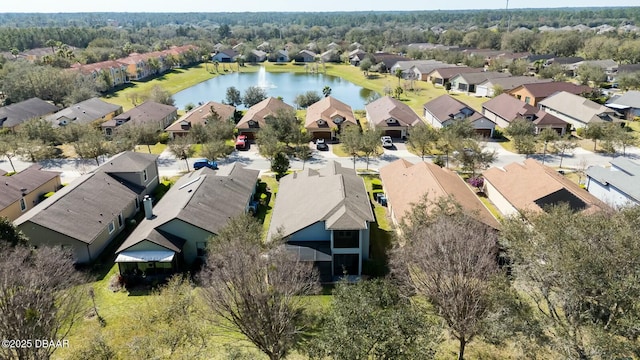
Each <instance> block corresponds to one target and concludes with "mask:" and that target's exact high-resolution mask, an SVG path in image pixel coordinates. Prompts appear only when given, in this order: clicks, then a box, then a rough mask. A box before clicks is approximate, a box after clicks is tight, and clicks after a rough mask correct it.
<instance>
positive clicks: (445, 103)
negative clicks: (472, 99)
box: [424, 94, 493, 124]
mask: <svg viewBox="0 0 640 360" xmlns="http://www.w3.org/2000/svg"><path fill="white" fill-rule="evenodd" d="M424 109H425V111H428V112H429V113H430V114H431V115H433V117H434V118H435V120H436V121H438V122H440V123H441V124H442V123H444V122H446V121H447V120H453V119H454V116H455V115H456V114H458V113H460V112H461V111H462V110H464V109H469V110H471V111H472V113H471V114H470V115H468V116H467V117H466V118H465V119H469V120H470V121H472V122H473V121H476V120H478V119H482V118H484V119H486V118H485V117H484V115H482V114H481V113H479V112H477V111H476V110H475V109H474V108H472V107H471V106H469V105H467V104H465V103H463V102H462V101H460V100H458V99H456V98H454V97H452V96H450V95H448V94H444V95H440V96H438V97H437V98H435V99H433V100H431V101H429V102H428V103H426V104H424ZM487 121H491V120H489V119H487ZM491 122H493V121H491Z"/></svg>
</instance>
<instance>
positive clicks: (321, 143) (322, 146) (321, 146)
mask: <svg viewBox="0 0 640 360" xmlns="http://www.w3.org/2000/svg"><path fill="white" fill-rule="evenodd" d="M316 149H317V150H320V151H327V150H329V145H327V141H326V140H325V139H317V140H316Z"/></svg>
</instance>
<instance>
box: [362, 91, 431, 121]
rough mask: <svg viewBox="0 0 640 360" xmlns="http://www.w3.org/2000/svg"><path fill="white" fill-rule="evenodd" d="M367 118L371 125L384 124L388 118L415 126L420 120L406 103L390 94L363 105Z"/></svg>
mask: <svg viewBox="0 0 640 360" xmlns="http://www.w3.org/2000/svg"><path fill="white" fill-rule="evenodd" d="M365 110H366V111H367V118H368V119H369V121H371V123H372V124H373V125H376V126H386V121H387V120H388V119H390V118H393V119H396V120H397V121H398V122H399V123H400V124H402V125H403V126H415V125H417V124H419V123H420V122H422V120H421V119H420V116H418V114H416V112H415V111H413V109H411V108H410V107H409V106H408V105H407V104H405V103H403V102H402V101H400V100H397V99H394V98H392V97H390V96H384V97H381V98H380V99H377V100H375V101H373V102H370V103H369V104H367V105H366V106H365Z"/></svg>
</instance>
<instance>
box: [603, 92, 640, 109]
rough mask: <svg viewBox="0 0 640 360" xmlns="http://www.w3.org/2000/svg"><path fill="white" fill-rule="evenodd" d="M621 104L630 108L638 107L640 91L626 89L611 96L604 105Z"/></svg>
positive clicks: (639, 104) (639, 106)
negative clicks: (617, 94) (619, 93)
mask: <svg viewBox="0 0 640 360" xmlns="http://www.w3.org/2000/svg"><path fill="white" fill-rule="evenodd" d="M610 104H614V105H621V106H628V107H632V108H640V91H627V92H626V93H624V94H622V95H619V96H615V97H613V98H611V99H610V100H609V101H607V103H606V104H605V105H610Z"/></svg>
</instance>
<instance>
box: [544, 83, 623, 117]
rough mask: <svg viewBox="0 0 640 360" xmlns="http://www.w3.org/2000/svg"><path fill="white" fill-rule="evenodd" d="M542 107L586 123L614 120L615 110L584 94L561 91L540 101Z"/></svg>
mask: <svg viewBox="0 0 640 360" xmlns="http://www.w3.org/2000/svg"><path fill="white" fill-rule="evenodd" d="M540 107H541V108H543V109H544V108H550V109H553V110H555V111H558V112H560V113H563V114H565V115H567V116H571V117H572V118H574V119H579V120H580V121H581V122H583V123H585V124H590V123H595V122H603V121H613V120H614V119H613V115H614V114H615V111H613V110H611V109H609V108H608V107H606V106H604V105H600V104H598V103H596V102H593V101H591V100H589V99H585V98H583V97H582V96H579V95H574V94H572V93H568V92H566V91H560V92H558V93H556V94H553V95H551V96H549V97H548V98H546V99H544V100H542V101H541V102H540Z"/></svg>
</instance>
